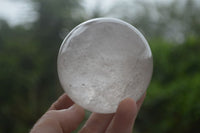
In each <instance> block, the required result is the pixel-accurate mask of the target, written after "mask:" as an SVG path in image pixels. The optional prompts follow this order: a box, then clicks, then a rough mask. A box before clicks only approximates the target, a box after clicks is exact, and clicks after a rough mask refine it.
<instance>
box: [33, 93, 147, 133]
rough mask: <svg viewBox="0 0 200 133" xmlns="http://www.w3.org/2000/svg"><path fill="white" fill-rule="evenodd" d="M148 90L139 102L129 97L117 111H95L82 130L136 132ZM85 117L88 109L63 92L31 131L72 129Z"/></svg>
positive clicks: (52, 132)
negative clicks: (139, 113) (140, 110)
mask: <svg viewBox="0 0 200 133" xmlns="http://www.w3.org/2000/svg"><path fill="white" fill-rule="evenodd" d="M144 98H145V94H144V95H143V96H142V97H141V98H140V99H139V100H138V101H137V102H135V101H134V100H132V99H131V98H126V99H124V100H123V101H122V102H120V104H119V106H118V109H117V111H116V113H114V114H98V113H92V114H91V116H90V117H89V119H88V120H87V122H86V123H85V125H84V126H83V128H82V129H81V130H80V131H79V133H132V128H133V125H134V122H135V119H136V116H137V113H138V111H139V109H140V107H141V105H142V103H143V100H144ZM83 119H84V109H83V108H82V107H80V106H78V105H76V104H74V103H73V102H72V100H71V99H70V98H69V97H68V96H67V94H63V95H62V96H60V98H59V99H58V100H57V101H56V102H54V103H53V104H52V105H51V107H50V108H49V110H48V111H47V112H46V113H45V114H44V115H43V116H42V117H41V118H40V119H39V120H38V122H37V123H36V124H35V125H34V127H33V129H32V130H31V132H30V133H71V132H72V131H73V130H75V129H76V128H77V127H78V125H79V124H80V123H81V121H82V120H83Z"/></svg>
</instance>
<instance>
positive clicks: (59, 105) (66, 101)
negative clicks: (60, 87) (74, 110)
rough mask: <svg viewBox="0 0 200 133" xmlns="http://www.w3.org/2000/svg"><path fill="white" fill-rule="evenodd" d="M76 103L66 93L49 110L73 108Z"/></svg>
mask: <svg viewBox="0 0 200 133" xmlns="http://www.w3.org/2000/svg"><path fill="white" fill-rule="evenodd" d="M73 104H74V102H73V101H72V100H71V99H70V98H69V97H68V96H67V94H66V93H64V94H63V95H62V96H60V97H59V98H58V100H57V101H55V102H54V103H53V104H52V105H51V107H50V108H49V110H60V109H67V108H69V107H70V106H72V105H73Z"/></svg>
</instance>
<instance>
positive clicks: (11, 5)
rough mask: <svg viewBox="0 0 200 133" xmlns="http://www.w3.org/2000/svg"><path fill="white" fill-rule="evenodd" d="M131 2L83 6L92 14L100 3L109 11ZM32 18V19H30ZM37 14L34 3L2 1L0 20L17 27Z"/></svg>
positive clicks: (92, 1)
mask: <svg viewBox="0 0 200 133" xmlns="http://www.w3.org/2000/svg"><path fill="white" fill-rule="evenodd" d="M27 1H28V0H27ZM119 1H120V2H129V1H130V0H101V1H100V0H83V5H84V7H85V8H86V11H87V12H88V13H90V12H91V11H92V10H93V9H94V8H96V6H95V5H96V4H97V3H98V4H99V5H100V9H101V7H103V10H104V11H106V10H108V9H109V8H110V7H111V6H112V5H114V4H116V3H117V2H119ZM144 1H146V2H150V3H155V2H162V3H169V1H172V0H144ZM30 16H31V17H30ZM36 17H37V14H36V12H34V8H33V6H32V3H30V2H22V1H20V0H18V1H16V0H0V18H3V19H5V20H7V21H8V23H9V24H10V25H17V24H21V23H24V22H32V21H34V20H35V19H36Z"/></svg>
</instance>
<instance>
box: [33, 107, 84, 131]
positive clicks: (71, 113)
mask: <svg viewBox="0 0 200 133" xmlns="http://www.w3.org/2000/svg"><path fill="white" fill-rule="evenodd" d="M83 119H84V109H83V108H81V107H80V106H78V105H76V104H74V105H73V106H71V107H70V108H68V109H62V110H50V111H48V112H46V113H45V114H44V115H43V116H42V117H41V119H40V120H39V121H38V122H37V123H36V125H35V126H34V127H33V129H32V131H31V133H70V132H72V131H73V130H75V129H76V128H77V127H78V125H79V124H80V123H81V121H82V120H83Z"/></svg>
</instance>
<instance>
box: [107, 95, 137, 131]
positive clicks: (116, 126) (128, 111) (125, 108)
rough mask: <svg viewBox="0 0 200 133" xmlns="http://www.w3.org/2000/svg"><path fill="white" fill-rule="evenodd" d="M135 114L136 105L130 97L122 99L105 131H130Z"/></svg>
mask: <svg viewBox="0 0 200 133" xmlns="http://www.w3.org/2000/svg"><path fill="white" fill-rule="evenodd" d="M136 115H137V105H136V103H135V101H134V100H133V99H131V98H127V99H125V100H123V101H122V102H121V103H120V104H119V106H118V109H117V112H116V114H115V116H114V118H113V120H112V121H111V123H110V125H109V127H108V129H107V133H131V132H132V127H133V124H134V121H135V118H136Z"/></svg>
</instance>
